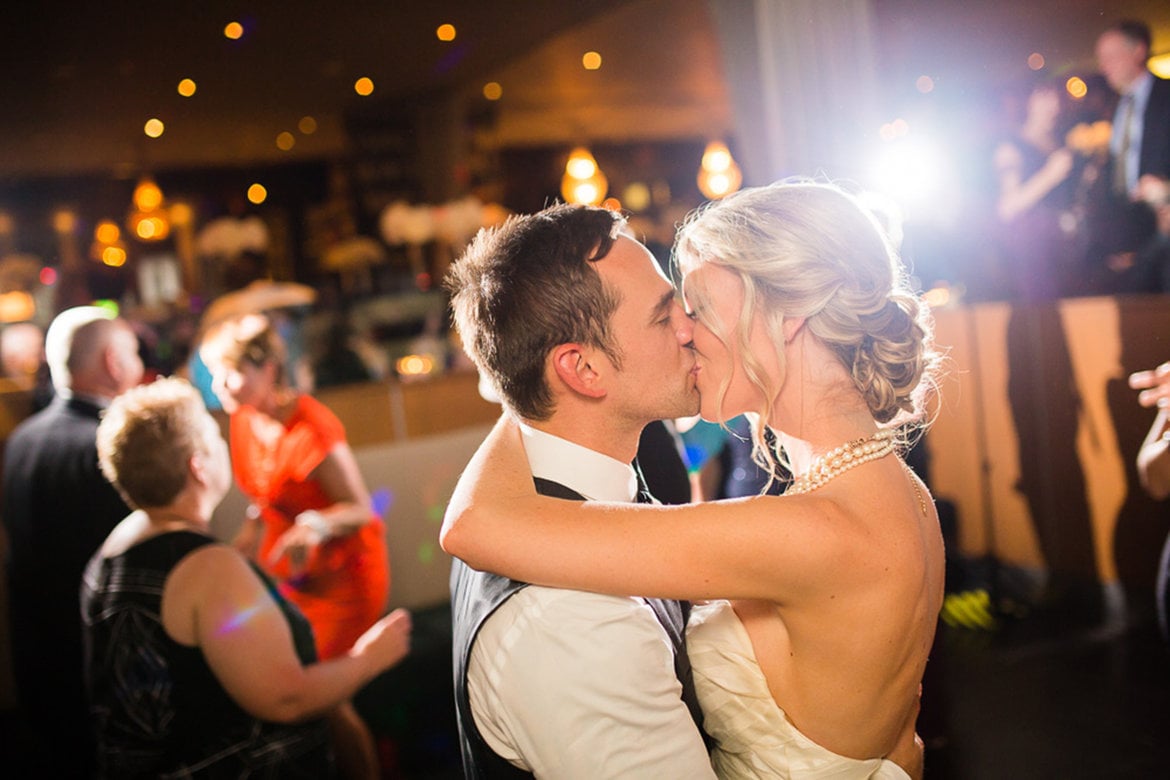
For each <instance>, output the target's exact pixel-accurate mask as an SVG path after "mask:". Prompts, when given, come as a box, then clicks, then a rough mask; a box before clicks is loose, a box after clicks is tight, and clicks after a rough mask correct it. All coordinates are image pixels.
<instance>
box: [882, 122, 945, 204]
mask: <svg viewBox="0 0 1170 780" xmlns="http://www.w3.org/2000/svg"><path fill="white" fill-rule="evenodd" d="M943 166H944V160H943V157H942V155H941V154H940V153H939V151H938V149H937V148H935V147H934V145H933V144H931V143H930V142H929V141H927V140H925V139H924V138H922V137H921V136H915V135H913V134H910V135H905V136H902V137H901V138H898V139H896V140H894V141H892V142H889V143H885V144H883V145H882V153H881V155H880V156H879V157H878V159H877V161H876V162H875V163H874V166H873V178H874V183H875V189H876V190H878V191H879V192H883V193H885V194H887V195H889V196H890V197H892V198H893V199H894V200H895V201H896V202H897V203H899V204H900V205H901V206H902V207H903V208H905V209H906V210H908V211H911V210H914V209H913V206H914V205H915V204H919V205H925V204H928V203H931V202H932V201H933V199H934V198H936V197H938V196H939V190H940V184H941V183H942V181H943V178H942V169H943Z"/></svg>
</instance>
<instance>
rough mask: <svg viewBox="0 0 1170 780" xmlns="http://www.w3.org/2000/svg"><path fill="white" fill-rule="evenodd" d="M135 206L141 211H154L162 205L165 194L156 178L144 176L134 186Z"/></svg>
mask: <svg viewBox="0 0 1170 780" xmlns="http://www.w3.org/2000/svg"><path fill="white" fill-rule="evenodd" d="M133 200H134V206H135V208H137V209H138V210H139V211H154V210H155V209H157V208H158V207H159V206H161V205H162V201H163V194H162V190H160V189H159V187H158V185H157V184H155V183H154V180H153V179H151V178H149V177H144V178H143V179H142V181H140V182H138V186H137V187H135V188H134V196H133Z"/></svg>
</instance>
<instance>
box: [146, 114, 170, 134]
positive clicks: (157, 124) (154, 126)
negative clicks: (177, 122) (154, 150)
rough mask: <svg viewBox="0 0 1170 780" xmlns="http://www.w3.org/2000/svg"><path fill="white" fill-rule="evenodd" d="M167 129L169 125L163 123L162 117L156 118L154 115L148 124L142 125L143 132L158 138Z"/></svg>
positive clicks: (147, 121)
mask: <svg viewBox="0 0 1170 780" xmlns="http://www.w3.org/2000/svg"><path fill="white" fill-rule="evenodd" d="M166 129H167V126H166V125H164V124H163V123H162V120H161V119H155V118H153V117H151V118H150V119H147V120H146V124H145V125H143V126H142V132H144V133H146V134H147V135H148V136H149V137H151V138H158V137H159V136H160V135H162V134H163V131H164V130H166Z"/></svg>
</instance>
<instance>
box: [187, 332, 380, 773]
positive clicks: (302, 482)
mask: <svg viewBox="0 0 1170 780" xmlns="http://www.w3.org/2000/svg"><path fill="white" fill-rule="evenodd" d="M200 353H201V357H202V358H203V360H204V362H206V363H207V365H208V367H209V368H210V369H211V373H212V380H213V381H212V387H213V389H214V391H215V394H216V396H217V397H218V398H219V399H220V401H221V403H222V404H223V408H224V411H226V412H227V413H228V414H229V415H230V416H231V425H230V435H229V441H230V444H231V454H232V471H233V472H234V474H235V479H236V483H237V484H238V485H239V487H240V490H241V491H242V492H243V493H244V495H246V496H247V497H248V498H249V499H250V501H251V506H250V507H249V510H248V517H247V520H245V522H244V525H243V527H242V528H241V531H240V533H239V535H238V536H237V537H236V546H237V547H239V548H240V549H241V550H243V551H244V552H245V553H246V554H248V555H250V556H251V557H252V558H253V559H255V560H256V562H257V563H258V564H259V565H260V566H261V567H262V568H263V569H264V570H265V571H266V572H267V573H268V574H269V575H271V576H272V577H273V578H274V579H275V580H276V581H277V582H278V584H279V588H280V592H281V595H283V596H284V597H285V598H287V599H288V600H289V601H291V602H293V603H294V604H296V605H297V607H298V608H300V610H301V611H302V612H303V613H304V614H305V617H307V618H308V620H309V623H310V624H311V625H312V627H313V634H314V638H315V641H316V645H317V654H318V656H319V657H320V658H321V659H322V660H328V659H330V658H334V657H337V656H339V655H342V654H344V653H345V652H346V651H347V650H348V649H349V648H350V647H351V646H352V645H353V643H354V641H355V640H356V639H357V637H359V636H361V634H362V633H363V632H364V631H365V630H366V629H367V628H369V627H370V626H371V625H373V623H374V622H375V621H377V620H378V618H379V617H381V616H382V613H383V611H384V610H385V607H386V600H387V597H388V595H389V592H390V561H389V558H388V556H387V552H386V543H385V531H384V528H383V525H382V521H381V520H380V519H379V518H378V516H377V515H376V514H375V513H374V511H373V510H372V508H371V505H370V496H369V491H368V490H367V489H366V486H365V483H364V481H363V480H362V476H361V473H360V472H359V471H358V467H357V462H356V460H355V459H354V455H353V451H352V450H351V449H350V448H349V445H348V444H347V443H346V440H345V429H344V428H343V427H342V425H341V422H340V421H339V420H338V419H337V417H336V416H335V415H334V414H333V413H332V412H331V411H329V409H328V408H326V407H325V406H324V405H323V404H321V403H320V402H318V401H317V400H316V399H314V398H312V397H311V396H308V395H303V394H301V393H298V392H297V391H296V390H295V389H293V388H292V387H291V386H289V384H288V382H287V380H286V377H285V365H284V357H285V349H284V344H283V342H282V341H281V339H280V336H279V335H278V334H277V333H276V330H275V329H274V328H273V326H272V323H271V322H270V321H269V319H268V318H267V317H265V316H263V315H259V314H249V315H245V316H243V317H240V318H237V319H234V320H230V321H228V322H226V323H223V324H221V325H218V326H216V327H215V328H214V329H213V330H212V331H211V332H209V333H208V334H207V336H206V337H205V338H204V340H203V345H202V347H201V350H200ZM348 739H353V740H356V741H354V742H353V745H352V747H349V748H347V746H346V744H345V742H346V741H348ZM335 740H336V742H337V744H336V748H337V752H338V759H339V764H340V765H341V766H340V768H341V769H342V770H343V772H344V770H345V763H346V755H350V756H354V755H357V756H363V757H364V758H363V759H362V760H361V763H360V766H361V767H362V768H361V769H355V770H354V772H355V775H354V776H371V775H370V774H369V772H368V771H367V768H366V765H367V764H371V762H372V764H371V765H370V766H369V767H368V769H369V770H372V771H373V772H375V773H376V771H377V762H376V756H375V753H374V748H373V740H372V738H371V736H370V733H369V730H368V729H367V728H366V727H365V724H364V723H362V721H361V720H360V718H359V717H358V716H357V713H356V711H355V710H354V709H353V707H352V704H349V703H347V704H346V705H344V706H343V707H342V708H341V709H340V712H339V713H338V715H337V716H336V718H335Z"/></svg>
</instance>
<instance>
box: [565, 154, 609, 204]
mask: <svg viewBox="0 0 1170 780" xmlns="http://www.w3.org/2000/svg"><path fill="white" fill-rule="evenodd" d="M608 187H609V180H608V179H606V178H605V174H604V173H602V172H601V169H600V168H599V167H597V161H596V160H594V159H593V155H592V154H590V153H589V150H588V149H586V148H584V147H578V148H576V149H574V150H573V151H572V153H571V154H570V155H569V161H568V162H567V163H566V164H565V175H564V176H562V177H561V195H562V196H563V197H564V198H565V200H566V201H568V202H569V203H584V204H587V205H590V206H596V205H597V204H598V203H601V201H602V200H604V199H605V192H606V190H607V189H608Z"/></svg>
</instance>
